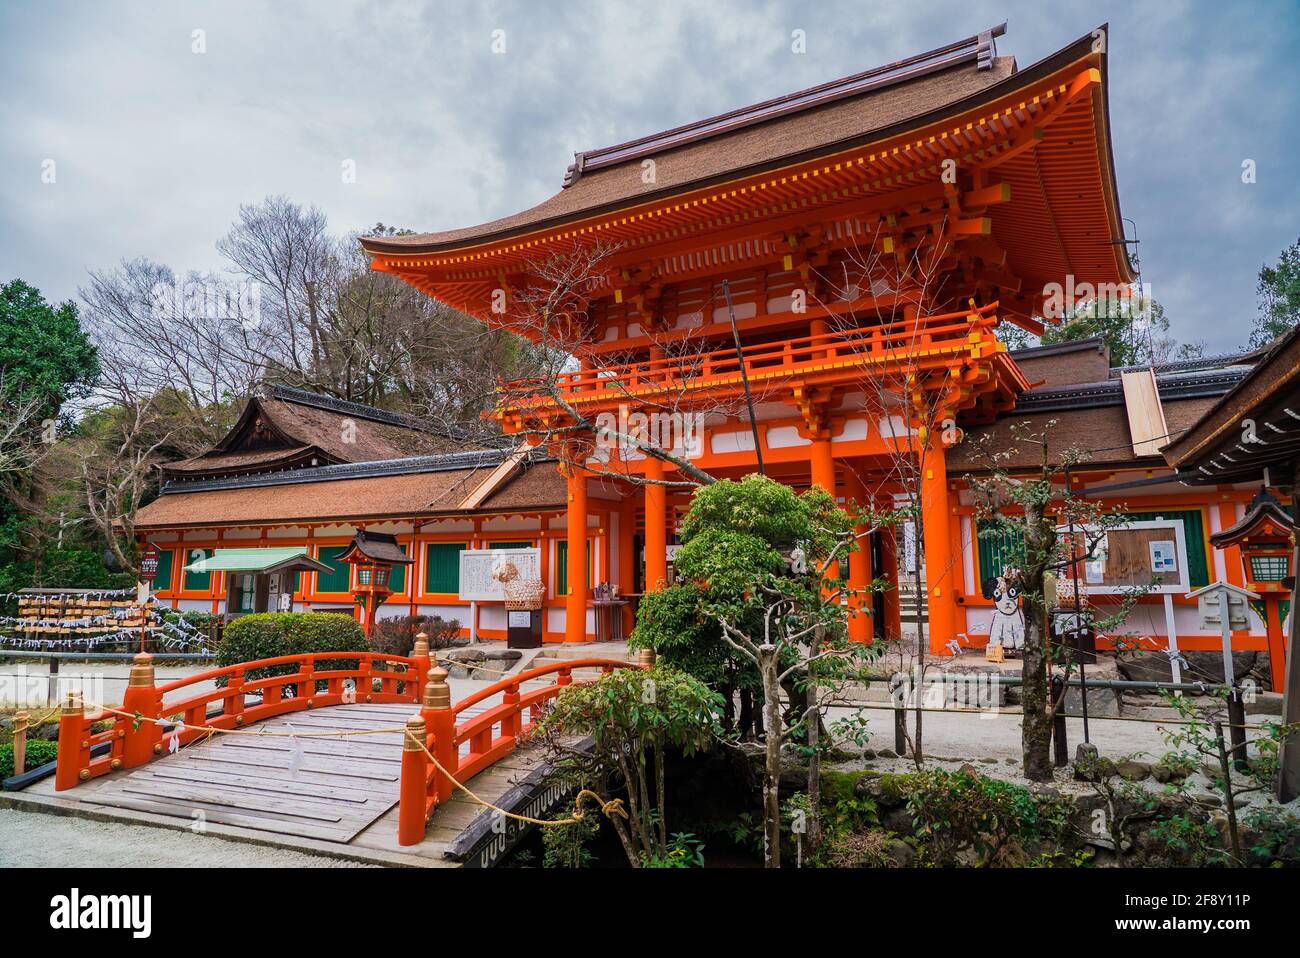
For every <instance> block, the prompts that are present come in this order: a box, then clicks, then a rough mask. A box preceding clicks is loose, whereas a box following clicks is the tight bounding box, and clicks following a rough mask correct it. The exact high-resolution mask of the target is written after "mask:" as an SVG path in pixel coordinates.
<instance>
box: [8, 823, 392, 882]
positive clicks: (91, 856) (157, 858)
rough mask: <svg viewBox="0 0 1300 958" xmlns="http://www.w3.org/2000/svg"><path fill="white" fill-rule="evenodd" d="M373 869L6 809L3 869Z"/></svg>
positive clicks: (165, 830)
mask: <svg viewBox="0 0 1300 958" xmlns="http://www.w3.org/2000/svg"><path fill="white" fill-rule="evenodd" d="M101 867H102V868H107V867H112V868H196V867H202V868H369V867H372V866H369V865H363V864H360V863H358V862H350V861H342V860H340V859H337V858H326V857H324V856H320V855H304V854H301V853H299V852H293V851H288V850H285V849H279V848H267V847H265V846H263V845H252V844H248V843H247V842H232V841H227V840H225V839H222V838H215V837H213V836H210V835H196V834H193V833H191V832H182V831H176V830H173V829H170V828H151V827H149V826H145V825H124V824H118V823H116V822H96V821H91V820H89V819H85V818H71V817H66V818H65V817H63V816H60V815H44V814H39V813H35V812H19V811H15V810H13V809H8V808H0V868H101Z"/></svg>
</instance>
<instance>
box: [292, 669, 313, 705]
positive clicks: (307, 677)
mask: <svg viewBox="0 0 1300 958" xmlns="http://www.w3.org/2000/svg"><path fill="white" fill-rule="evenodd" d="M298 674H299V675H301V676H302V681H300V682H299V683H298V691H297V693H296V695H295V697H296V698H297V699H299V700H300V701H301V702H302V703H303V704H302V707H303V708H304V709H309V708H311V707H312V706H313V705H315V704H316V662H315V660H314V659H303V660H302V665H300V666H298Z"/></svg>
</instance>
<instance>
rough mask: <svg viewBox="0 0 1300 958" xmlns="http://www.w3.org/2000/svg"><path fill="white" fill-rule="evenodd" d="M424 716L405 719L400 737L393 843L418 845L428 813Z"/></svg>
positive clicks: (427, 768) (427, 764)
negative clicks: (399, 780)
mask: <svg viewBox="0 0 1300 958" xmlns="http://www.w3.org/2000/svg"><path fill="white" fill-rule="evenodd" d="M427 734H428V732H427V729H426V728H425V724H424V719H422V718H421V717H420V716H418V715H412V716H411V717H410V718H409V719H407V720H406V735H405V736H403V740H402V778H401V786H400V791H399V793H398V806H397V843H398V844H399V845H418V844H420V842H422V841H424V828H425V824H426V822H427V821H428V814H429V792H428V777H429V759H428V757H427V756H426V755H425V754H424V750H423V749H422V748H421V747H420V746H421V745H422V744H423V743H424V742H425V740H426V737H427Z"/></svg>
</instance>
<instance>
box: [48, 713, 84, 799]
mask: <svg viewBox="0 0 1300 958" xmlns="http://www.w3.org/2000/svg"><path fill="white" fill-rule="evenodd" d="M86 733H87V728H86V709H85V706H84V705H82V703H81V699H80V698H78V697H77V694H76V693H75V692H69V693H68V698H67V701H65V702H64V703H63V708H62V709H61V710H60V713H59V750H58V755H57V759H58V764H57V765H56V766H55V768H54V790H55V791H56V792H62V791H64V790H65V789H69V788H72V787H73V786H74V785H76V784H77V783H78V782H84V781H85V780H86V779H88V778H90V769H85V770H84V771H85V773H86V774H85V775H84V776H83V775H82V774H81V772H82V771H83V769H82V768H81V756H82V753H83V751H84V752H85V754H86V756H87V760H89V755H90V752H89V749H82V747H81V742H82V739H83V737H84V736H85V735H86Z"/></svg>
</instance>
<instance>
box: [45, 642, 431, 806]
mask: <svg viewBox="0 0 1300 958" xmlns="http://www.w3.org/2000/svg"><path fill="white" fill-rule="evenodd" d="M430 664H431V663H430V659H429V651H428V644H427V643H426V642H421V641H417V643H416V646H415V652H414V654H412V655H410V656H403V655H386V654H382V653H378V652H311V653H305V654H302V655H283V656H279V657H276V658H270V659H258V660H256V661H252V662H240V663H239V664H237V665H228V666H226V667H224V668H219V669H211V670H209V671H206V672H200V673H198V674H196V675H189V676H186V677H185V678H183V679H179V680H177V681H175V682H169V683H167V684H165V685H156V684H155V682H154V668H153V657H152V656H150V655H149V654H148V653H141V654H140V655H137V656H136V657H135V662H134V663H133V664H132V666H131V674H130V678H129V679H128V680H127V689H126V693H125V694H124V695H123V697H122V705H121V707H120V709H113V708H111V707H110V708H109V709H104V708H103V707H102V705H101V707H100V708H99V709H97V710H96V711H94V712H87V711H86V707H85V703H84V702H83V701H82V700H81V699H80V698H78V697H77V696H76V695H69V697H68V699H67V701H65V702H64V703H63V708H62V712H61V714H60V717H59V748H58V756H57V765H56V768H55V773H54V787H55V790H56V791H62V790H64V789H69V788H72V787H74V786H75V785H77V784H78V783H79V782H84V781H87V780H89V779H92V778H96V777H98V776H100V775H104V774H106V773H108V772H112V771H117V770H118V769H120V768H136V767H138V766H141V765H144V764H146V763H147V762H150V761H152V760H153V759H155V758H157V757H158V756H160V755H163V754H164V753H165V752H171V751H174V750H175V749H176V748H179V747H181V746H183V745H187V744H189V743H190V742H192V741H194V740H195V739H197V738H201V737H203V736H205V735H207V734H209V733H208V732H207V731H205V729H213V728H215V729H234V728H239V727H240V726H242V725H244V724H245V723H247V722H257V721H261V720H262V719H268V718H273V717H274V716H277V715H284V714H286V713H288V712H304V711H307V710H308V709H317V708H323V707H325V706H327V705H342V704H348V703H352V702H376V703H379V702H390V703H391V702H411V703H415V704H418V703H419V702H420V701H421V699H420V690H421V689H422V688H423V687H424V685H425V683H426V682H427V680H428V676H429V669H430ZM276 666H294V667H295V668H294V669H293V671H291V672H287V673H285V674H283V675H274V676H267V677H262V678H257V679H252V680H250V679H248V678H247V676H248V674H249V673H250V672H253V671H255V670H258V669H264V668H270V667H276ZM207 682H216V683H218V685H217V687H216V688H212V689H204V690H201V691H198V692H195V691H194V686H196V685H199V684H203V683H207ZM184 692H190V693H191V694H189V695H184V694H183V693H184ZM178 693H181V697H179V698H174V697H173V696H175V695H177V694H178ZM249 697H252V699H253V701H251V702H250V701H249ZM214 703H220V704H221V710H220V712H219V713H217V714H210V713H211V711H212V709H211V706H212V705H213V704H214ZM120 713H128V714H125V715H124V714H120ZM137 716H138V717H137ZM169 718H179V720H180V722H181V723H182V724H181V726H180V727H179V728H177V729H176V730H175V731H169V732H168V733H167V735H166V742H164V735H163V731H164V730H163V726H162V724H160V720H161V719H169ZM105 720H111V721H112V722H113V725H112V727H111V728H108V729H105V730H103V731H99V732H93V731H92V727H93V726H94V725H95V724H97V723H99V722H102V721H105ZM105 744H107V745H108V747H107V748H105V747H104V746H105Z"/></svg>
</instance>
